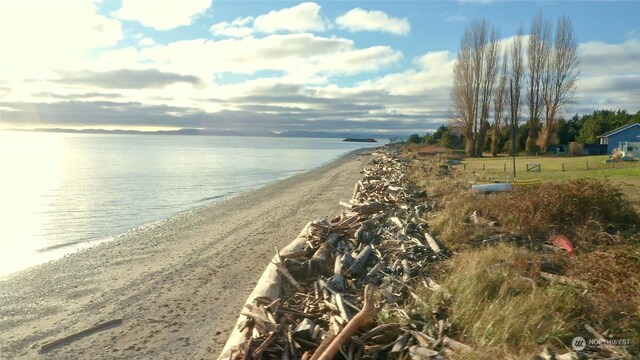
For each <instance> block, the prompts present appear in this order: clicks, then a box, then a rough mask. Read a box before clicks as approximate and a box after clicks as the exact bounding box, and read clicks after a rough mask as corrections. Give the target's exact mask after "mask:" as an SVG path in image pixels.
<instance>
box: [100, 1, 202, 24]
mask: <svg viewBox="0 0 640 360" xmlns="http://www.w3.org/2000/svg"><path fill="white" fill-rule="evenodd" d="M210 6H211V0H184V1H183V0H160V1H150V0H122V7H121V8H120V9H118V10H117V11H116V12H114V13H113V16H115V17H117V18H119V19H122V20H133V21H138V22H139V23H141V24H142V25H144V26H147V27H151V28H154V29H157V30H170V29H173V28H176V27H178V26H183V25H189V24H191V22H192V21H193V18H194V17H195V16H196V15H198V14H200V13H202V12H204V11H205V10H207V9H208V8H209V7H210Z"/></svg>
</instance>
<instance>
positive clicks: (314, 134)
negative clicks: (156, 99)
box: [30, 128, 402, 139]
mask: <svg viewBox="0 0 640 360" xmlns="http://www.w3.org/2000/svg"><path fill="white" fill-rule="evenodd" d="M30 131H39V132H58V133H76V134H137V135H140V134H148V135H197V136H263V137H301V138H331V139H344V138H373V139H391V138H397V137H402V136H398V135H392V134H376V133H351V132H328V131H303V130H295V131H285V132H282V133H275V132H271V131H257V130H211V129H192V128H184V129H179V130H158V131H141V130H122V129H114V130H105V129H81V130H80V129H65V128H43V129H33V130H30Z"/></svg>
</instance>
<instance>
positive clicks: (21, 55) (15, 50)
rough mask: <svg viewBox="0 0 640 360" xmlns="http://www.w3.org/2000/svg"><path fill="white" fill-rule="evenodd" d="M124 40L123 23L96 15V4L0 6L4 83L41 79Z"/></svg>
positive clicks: (85, 1) (0, 73)
mask: <svg viewBox="0 0 640 360" xmlns="http://www.w3.org/2000/svg"><path fill="white" fill-rule="evenodd" d="M122 37H123V33H122V28H121V24H120V22H119V21H118V20H114V19H109V18H107V17H105V16H102V15H99V14H97V13H96V7H95V5H94V3H93V2H92V1H91V0H78V1H62V2H49V1H39V2H31V1H0V46H1V47H0V53H1V54H2V55H1V56H0V78H20V77H22V76H31V77H37V76H42V73H44V72H47V71H51V70H52V69H55V68H57V67H60V66H66V65H71V64H76V63H79V62H83V61H84V60H85V59H86V58H87V56H88V53H89V51H90V50H91V49H95V48H102V47H110V46H113V45H116V44H117V43H118V42H119V41H120V39H122Z"/></svg>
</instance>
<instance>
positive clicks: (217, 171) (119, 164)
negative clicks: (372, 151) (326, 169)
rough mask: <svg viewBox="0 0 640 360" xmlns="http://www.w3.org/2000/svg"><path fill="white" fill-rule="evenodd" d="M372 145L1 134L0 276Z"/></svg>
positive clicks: (296, 140) (297, 140)
mask: <svg viewBox="0 0 640 360" xmlns="http://www.w3.org/2000/svg"><path fill="white" fill-rule="evenodd" d="M379 145H380V143H378V144H367V143H345V142H342V141H340V140H339V139H306V138H286V139H282V138H249V137H213V136H170V135H162V136H160V135H94V134H64V133H36V132H13V131H0V169H1V174H0V275H3V274H4V275H6V274H8V273H10V272H14V271H17V270H20V269H24V268H26V267H29V266H32V265H35V264H38V263H41V262H44V261H47V260H51V259H53V258H56V257H59V256H62V255H64V254H65V253H69V252H72V251H75V250H76V249H77V248H79V247H86V246H88V245H90V244H93V243H96V241H98V240H101V239H105V238H108V237H110V236H114V235H117V234H120V233H123V232H125V231H127V230H129V229H131V228H134V227H137V226H140V225H142V224H145V223H149V222H152V221H155V220H159V219H162V218H166V217H169V216H171V215H173V214H176V213H178V212H181V211H184V210H187V209H190V208H194V207H198V206H202V205H205V204H207V203H211V202H215V201H219V200H222V199H225V198H228V197H230V196H233V195H235V194H238V193H241V192H244V191H248V190H251V189H255V188H257V187H259V186H261V185H264V184H266V183H268V182H271V181H274V180H278V179H282V178H285V177H288V176H291V175H294V174H296V173H300V172H303V171H306V170H309V169H312V168H315V167H317V166H319V165H321V164H323V163H326V162H328V161H330V160H332V159H334V158H336V157H338V156H340V155H342V154H344V153H346V152H349V151H351V150H354V149H357V148H361V147H366V146H379Z"/></svg>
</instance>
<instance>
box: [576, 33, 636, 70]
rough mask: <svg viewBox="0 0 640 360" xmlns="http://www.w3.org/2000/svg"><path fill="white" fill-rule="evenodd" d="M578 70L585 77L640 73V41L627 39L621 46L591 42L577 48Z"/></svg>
mask: <svg viewBox="0 0 640 360" xmlns="http://www.w3.org/2000/svg"><path fill="white" fill-rule="evenodd" d="M578 54H579V58H580V68H581V69H582V73H583V74H584V75H585V76H589V75H592V74H596V75H597V74H601V73H603V71H604V72H606V73H607V74H609V75H623V74H629V73H635V74H639V73H640V40H639V39H629V40H627V41H625V42H623V43H621V44H609V43H605V42H601V41H591V42H586V43H582V44H580V46H579V47H578Z"/></svg>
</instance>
